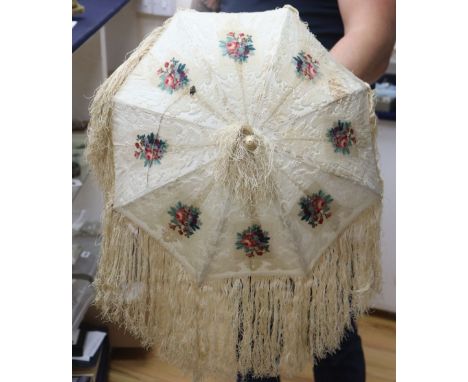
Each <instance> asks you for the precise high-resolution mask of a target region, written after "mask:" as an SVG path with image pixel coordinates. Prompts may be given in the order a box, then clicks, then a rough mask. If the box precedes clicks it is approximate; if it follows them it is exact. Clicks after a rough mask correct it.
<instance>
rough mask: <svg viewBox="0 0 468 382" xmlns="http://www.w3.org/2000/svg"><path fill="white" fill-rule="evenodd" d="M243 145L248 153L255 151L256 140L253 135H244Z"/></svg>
mask: <svg viewBox="0 0 468 382" xmlns="http://www.w3.org/2000/svg"><path fill="white" fill-rule="evenodd" d="M243 142H244V145H245V147H246V149H247V150H249V151H255V149H256V148H257V146H258V145H257V140H256V139H255V136H254V135H252V134H251V135H246V136H245V137H244V139H243Z"/></svg>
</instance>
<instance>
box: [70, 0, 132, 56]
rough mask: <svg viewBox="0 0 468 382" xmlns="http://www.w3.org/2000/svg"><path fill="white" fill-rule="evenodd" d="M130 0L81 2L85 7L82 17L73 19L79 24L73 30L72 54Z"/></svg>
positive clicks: (83, 0) (91, 0)
mask: <svg viewBox="0 0 468 382" xmlns="http://www.w3.org/2000/svg"><path fill="white" fill-rule="evenodd" d="M129 1H130V0H80V3H81V4H82V5H83V6H84V7H85V12H84V13H83V14H82V15H77V16H74V17H73V21H77V24H76V25H75V26H74V27H73V29H72V35H73V36H72V52H74V51H75V50H77V49H78V48H79V47H80V46H81V45H83V43H84V42H85V41H86V40H88V39H89V38H90V37H91V36H92V35H93V34H94V33H96V32H97V31H98V30H99V29H100V28H101V27H102V26H103V25H104V24H105V23H106V22H107V21H108V20H109V19H110V18H111V17H112V16H114V15H115V14H116V13H117V12H118V11H119V10H120V9H122V7H123V6H124V5H126V4H127V3H128V2H129Z"/></svg>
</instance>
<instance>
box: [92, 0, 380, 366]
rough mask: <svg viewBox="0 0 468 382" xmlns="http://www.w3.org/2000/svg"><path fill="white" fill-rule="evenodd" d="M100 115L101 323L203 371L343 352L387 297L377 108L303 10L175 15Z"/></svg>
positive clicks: (95, 128) (105, 95)
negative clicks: (370, 308)
mask: <svg viewBox="0 0 468 382" xmlns="http://www.w3.org/2000/svg"><path fill="white" fill-rule="evenodd" d="M91 114H92V119H91V128H90V144H89V149H88V150H89V151H88V157H89V160H90V163H91V164H92V165H93V168H94V170H95V172H96V175H97V177H98V180H99V181H100V183H101V185H102V188H103V190H104V192H105V197H106V211H105V218H104V240H103V253H102V260H101V264H100V269H99V273H98V278H97V281H96V283H95V285H96V287H97V291H98V297H97V302H98V304H100V305H101V307H102V310H103V313H104V315H106V316H107V317H108V318H109V319H111V320H114V321H119V322H121V323H123V324H124V325H125V326H127V328H129V330H130V331H132V332H133V333H134V334H135V335H137V336H138V337H139V338H140V339H142V341H143V342H144V343H145V344H148V345H154V346H158V348H159V351H160V353H161V354H162V356H163V357H165V358H166V359H168V360H169V361H172V362H174V363H175V364H177V365H178V366H180V367H183V368H185V369H187V370H194V371H195V372H196V373H198V374H201V373H202V370H203V371H206V372H207V373H214V374H217V375H218V374H221V373H224V374H229V373H234V372H236V371H241V372H247V371H252V372H253V373H254V374H256V375H275V373H278V372H279V370H286V371H287V372H289V373H294V372H295V371H300V370H299V368H300V367H301V366H303V363H304V362H305V361H307V358H308V357H312V356H317V357H320V356H323V355H325V354H326V353H327V352H329V351H332V350H333V349H334V348H336V346H337V344H338V343H339V340H340V338H341V335H342V334H343V331H344V329H345V328H346V327H349V325H350V322H351V318H352V317H353V316H356V315H358V314H360V313H361V312H363V311H364V310H365V309H366V307H367V305H368V302H369V299H370V297H371V295H372V293H373V292H374V291H375V290H377V289H378V282H379V272H380V270H379V264H378V234H379V228H378V227H379V216H380V215H379V214H380V204H381V193H382V184H381V179H380V176H379V170H378V165H377V161H376V151H375V134H376V127H375V116H374V110H373V100H372V92H371V90H370V88H369V86H368V85H367V84H365V83H364V82H362V81H361V80H359V79H358V78H356V77H355V76H354V75H353V74H352V73H351V72H349V71H348V70H346V69H345V68H343V67H342V66H341V65H340V64H338V63H336V62H335V61H334V60H333V58H332V57H331V56H330V54H329V53H328V52H327V51H326V49H325V48H323V47H322V45H321V44H320V43H319V42H318V41H317V40H316V39H315V37H314V36H313V35H312V34H311V33H310V32H309V31H308V29H307V26H306V25H305V24H304V23H302V22H301V21H300V19H299V16H298V14H297V11H296V10H295V9H294V8H292V7H290V6H285V7H284V8H282V9H277V10H274V11H268V12H262V13H241V14H223V13H219V14H210V13H198V12H195V11H179V12H178V13H177V14H176V15H175V16H174V17H173V18H172V19H170V21H168V22H167V23H166V24H165V25H164V26H163V27H162V28H160V29H158V30H156V31H155V32H153V33H152V34H151V35H150V36H149V37H148V38H147V39H146V40H145V41H144V42H143V43H142V44H141V46H140V47H139V48H138V49H137V50H136V51H135V52H134V54H133V55H132V56H131V57H130V58H129V60H127V62H125V63H124V64H123V66H122V67H121V68H119V69H118V70H117V71H116V73H114V75H113V76H112V77H111V78H110V79H109V80H108V81H107V82H106V83H105V84H104V85H103V86H102V87H101V89H100V90H99V91H98V92H97V95H96V98H95V100H94V103H93V106H92V109H91ZM247 286H248V293H247V289H246V288H247ZM275 304H276V305H275ZM168 315H171V317H169V316H168ZM209 317H212V318H213V320H211V319H210V318H209ZM206 320H208V321H210V322H205V321H206ZM166 321H168V322H166ZM169 321H170V322H169ZM174 321H177V322H174ZM189 332H190V333H191V334H190V333H189ZM221 333H223V334H221ZM207 337H208V339H207ZM180 341H184V343H185V344H186V345H185V346H187V347H188V348H189V349H190V351H189V350H187V351H186V352H184V351H182V350H176V347H177V343H180ZM172 342H174V343H172ZM192 347H193V348H192ZM193 349H198V350H197V351H192V350H193ZM300 353H304V354H300Z"/></svg>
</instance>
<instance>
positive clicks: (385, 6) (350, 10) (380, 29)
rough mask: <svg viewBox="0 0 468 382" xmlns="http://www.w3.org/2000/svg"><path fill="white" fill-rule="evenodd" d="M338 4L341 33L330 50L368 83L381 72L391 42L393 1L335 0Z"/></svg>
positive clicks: (386, 64) (338, 59) (339, 60)
mask: <svg viewBox="0 0 468 382" xmlns="http://www.w3.org/2000/svg"><path fill="white" fill-rule="evenodd" d="M338 5H339V8H340V13H341V17H342V19H343V24H344V36H343V37H342V38H341V39H340V40H339V41H338V42H337V43H336V44H335V46H334V47H333V48H332V49H331V51H330V52H331V54H332V55H333V56H334V57H335V59H336V60H337V61H338V62H340V63H341V64H343V65H344V66H345V67H347V68H348V69H349V70H351V71H352V72H353V73H354V74H355V75H356V76H358V77H359V78H361V79H362V80H364V81H366V82H369V83H372V82H374V81H376V80H377V79H378V78H379V77H380V76H381V75H382V74H384V73H385V70H386V68H387V66H388V62H389V60H390V57H391V54H392V50H393V46H394V44H395V0H338Z"/></svg>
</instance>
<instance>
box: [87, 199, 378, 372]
mask: <svg viewBox="0 0 468 382" xmlns="http://www.w3.org/2000/svg"><path fill="white" fill-rule="evenodd" d="M379 221H380V203H379V204H376V205H375V206H373V207H371V208H369V209H368V210H367V211H365V212H364V213H363V214H361V216H360V217H359V218H358V219H357V220H356V221H355V222H354V223H352V224H350V225H349V227H348V228H347V229H346V231H344V232H343V233H342V234H341V235H340V237H339V238H338V239H337V241H336V242H335V244H334V245H332V246H331V247H330V248H328V249H327V250H326V251H325V253H324V254H322V255H321V257H320V258H319V259H318V260H317V262H316V264H315V265H314V267H313V269H312V271H311V274H310V276H309V277H307V278H305V277H284V276H282V277H255V276H252V277H243V278H229V279H221V280H213V281H207V282H205V283H204V284H203V285H201V286H200V285H199V284H198V283H197V282H196V280H195V279H194V277H193V276H192V275H190V274H188V273H187V272H186V271H185V269H184V268H183V267H182V266H181V265H180V264H179V263H178V261H177V260H175V259H174V258H173V256H171V255H170V254H169V253H167V252H166V251H165V250H164V249H163V248H162V246H161V245H160V244H159V243H158V241H157V240H155V239H154V238H152V237H151V236H149V235H148V234H147V233H146V232H144V231H143V230H140V229H139V228H138V227H137V226H135V225H134V223H132V222H131V221H130V220H128V219H127V218H126V217H124V216H123V215H121V214H120V213H118V212H116V211H114V210H112V209H110V208H109V209H108V210H107V211H106V214H105V221H104V229H105V231H104V232H103V244H102V257H101V261H100V266H99V271H98V274H97V277H96V281H95V283H94V284H95V287H96V290H97V297H96V304H97V305H98V307H99V308H100V310H101V312H102V315H103V317H104V318H105V319H107V320H109V321H112V322H115V323H118V324H120V325H122V326H123V327H124V328H125V329H126V330H127V331H128V332H130V333H131V334H133V335H134V336H135V337H137V338H138V339H140V340H141V342H142V344H143V345H144V346H147V347H150V346H153V347H154V348H155V349H156V350H157V352H158V356H159V357H161V359H163V360H166V361H168V362H169V363H172V364H174V365H175V366H177V367H179V368H181V369H183V370H185V371H187V372H189V371H192V372H194V373H195V374H197V375H200V374H204V375H207V374H212V375H216V376H220V375H225V376H227V377H230V378H233V377H234V376H235V375H236V373H237V372H241V373H247V372H248V371H251V372H253V374H254V375H256V376H274V375H278V374H279V373H280V372H281V373H282V374H284V375H293V374H295V373H298V372H300V371H301V370H303V368H304V367H305V364H306V363H307V362H308V361H310V360H312V359H314V358H315V359H320V358H322V357H324V356H325V355H326V354H328V353H330V352H333V351H334V350H335V349H337V348H338V346H339V344H340V341H341V339H342V337H343V335H344V331H345V329H346V328H351V320H352V319H354V318H357V317H359V316H360V315H361V314H363V313H364V312H365V311H366V310H367V308H368V306H369V302H370V300H371V298H372V297H373V296H374V294H375V292H377V291H378V290H379V286H380V280H381V274H380V255H379V232H380V231H379Z"/></svg>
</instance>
